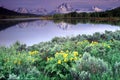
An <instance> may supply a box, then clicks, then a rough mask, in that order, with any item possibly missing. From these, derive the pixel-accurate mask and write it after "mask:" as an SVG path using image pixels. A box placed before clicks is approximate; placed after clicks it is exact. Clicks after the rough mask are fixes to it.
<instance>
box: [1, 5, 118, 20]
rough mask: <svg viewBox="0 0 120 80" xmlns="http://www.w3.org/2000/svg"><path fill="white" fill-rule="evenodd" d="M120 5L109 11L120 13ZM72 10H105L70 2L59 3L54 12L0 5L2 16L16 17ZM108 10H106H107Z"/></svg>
mask: <svg viewBox="0 0 120 80" xmlns="http://www.w3.org/2000/svg"><path fill="white" fill-rule="evenodd" d="M119 10H120V7H118V8H114V9H112V10H107V11H108V12H110V11H112V14H114V15H118V14H119V13H120V11H119ZM71 12H77V13H81V12H86V13H89V12H104V10H103V9H101V8H99V7H97V6H92V7H91V8H89V9H74V8H73V7H72V6H71V5H70V4H68V3H63V4H61V5H59V6H58V7H57V8H56V9H55V10H53V11H52V12H48V11H47V10H46V9H44V8H37V9H31V10H29V9H27V8H17V9H14V10H9V9H6V8H4V7H0V18H14V17H15V16H17V17H18V16H19V17H21V16H23V17H24V16H25V17H26V16H34V17H35V16H42V15H43V16H44V15H54V14H66V13H71ZM105 12H106V11H105ZM11 16H12V17H11Z"/></svg>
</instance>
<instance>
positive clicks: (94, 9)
mask: <svg viewBox="0 0 120 80" xmlns="http://www.w3.org/2000/svg"><path fill="white" fill-rule="evenodd" d="M92 9H93V11H94V12H101V11H103V9H100V8H98V7H96V6H94V7H92Z"/></svg>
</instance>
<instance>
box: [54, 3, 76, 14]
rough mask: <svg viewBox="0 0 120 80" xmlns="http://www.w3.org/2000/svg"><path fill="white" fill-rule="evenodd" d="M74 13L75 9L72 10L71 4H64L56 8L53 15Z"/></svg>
mask: <svg viewBox="0 0 120 80" xmlns="http://www.w3.org/2000/svg"><path fill="white" fill-rule="evenodd" d="M73 11H74V9H73V8H72V6H71V5H70V4H69V3H62V4H61V5H59V6H58V7H57V8H56V10H54V11H53V12H52V14H55V13H60V14H64V13H70V12H73Z"/></svg>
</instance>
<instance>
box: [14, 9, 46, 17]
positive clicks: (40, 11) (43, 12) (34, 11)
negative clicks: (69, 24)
mask: <svg viewBox="0 0 120 80" xmlns="http://www.w3.org/2000/svg"><path fill="white" fill-rule="evenodd" d="M13 11H15V12H19V13H28V14H37V15H47V10H46V9H44V8H38V9H30V10H29V9H27V8H17V9H15V10H13Z"/></svg>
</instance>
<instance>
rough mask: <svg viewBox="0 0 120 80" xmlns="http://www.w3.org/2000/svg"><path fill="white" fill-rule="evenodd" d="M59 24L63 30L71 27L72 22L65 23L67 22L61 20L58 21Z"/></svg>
mask: <svg viewBox="0 0 120 80" xmlns="http://www.w3.org/2000/svg"><path fill="white" fill-rule="evenodd" d="M57 26H58V27H59V28H60V29H62V30H68V29H69V28H71V27H72V25H71V24H69V23H65V22H63V21H62V22H60V23H57Z"/></svg>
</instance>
